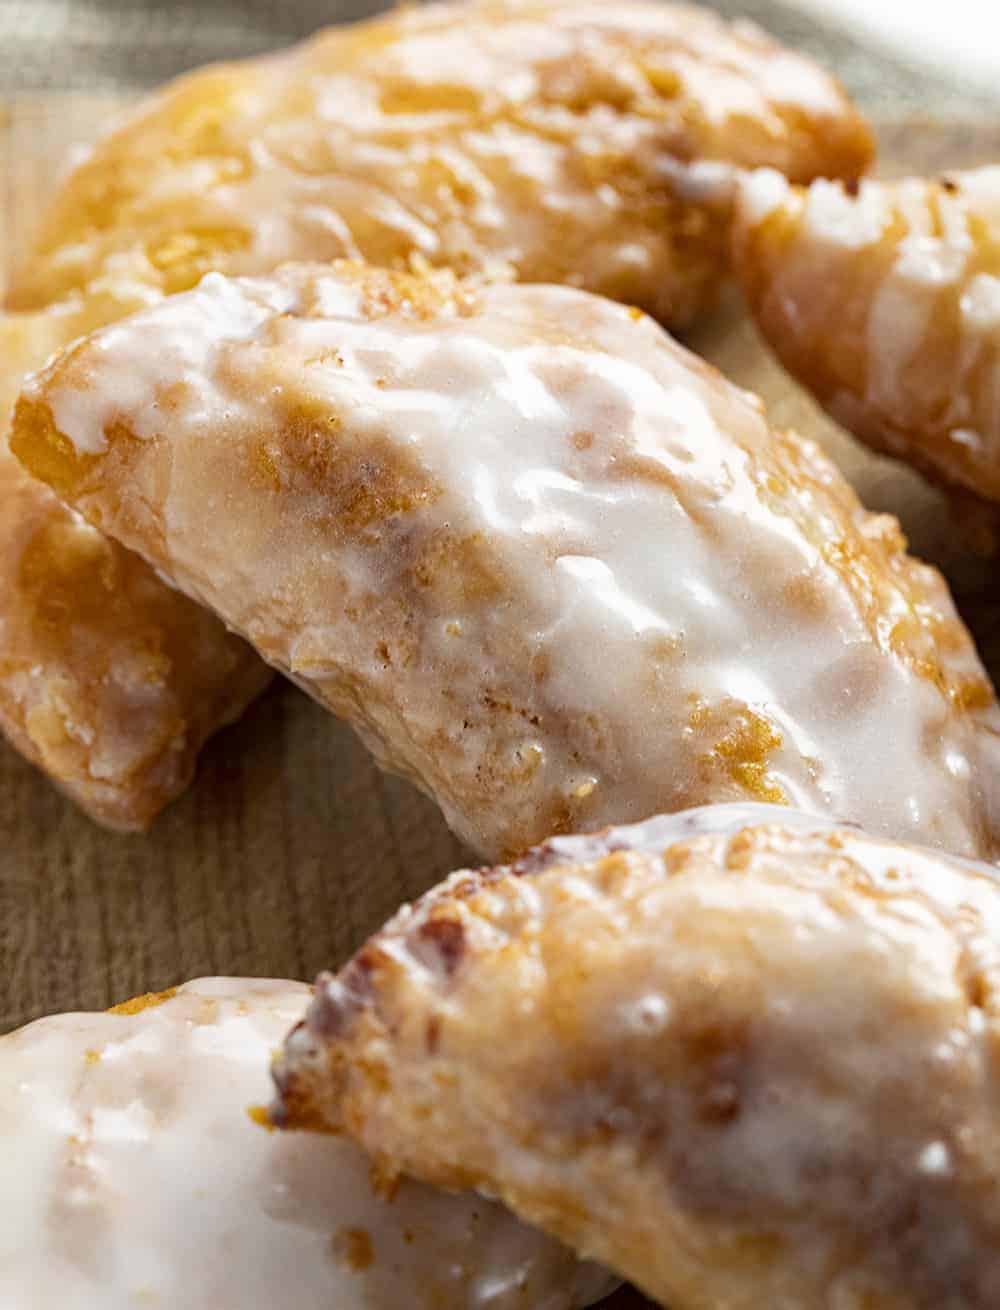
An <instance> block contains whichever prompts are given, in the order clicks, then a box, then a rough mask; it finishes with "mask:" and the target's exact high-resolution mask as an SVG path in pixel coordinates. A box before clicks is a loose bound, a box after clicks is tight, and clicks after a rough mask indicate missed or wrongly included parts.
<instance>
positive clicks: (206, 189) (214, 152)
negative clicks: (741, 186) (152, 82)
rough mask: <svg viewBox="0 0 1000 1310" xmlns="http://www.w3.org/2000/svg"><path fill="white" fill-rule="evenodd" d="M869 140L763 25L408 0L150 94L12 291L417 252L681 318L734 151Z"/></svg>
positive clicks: (621, 11)
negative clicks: (400, 5)
mask: <svg viewBox="0 0 1000 1310" xmlns="http://www.w3.org/2000/svg"><path fill="white" fill-rule="evenodd" d="M871 155H872V140H871V136H870V134H869V131H868V129H867V126H866V125H865V123H864V121H863V120H862V119H860V118H859V116H858V114H857V113H856V112H855V110H854V109H853V107H852V106H851V105H850V103H849V102H848V101H847V99H846V97H845V96H844V94H843V92H842V90H841V89H840V87H839V86H838V85H837V84H836V82H835V81H834V80H833V79H832V78H830V77H828V76H827V75H826V74H825V73H823V72H822V71H821V70H820V69H819V68H817V67H816V66H815V65H814V64H813V63H812V62H811V61H810V60H808V59H806V58H804V57H802V56H800V55H797V54H794V53H792V52H791V51H789V50H786V49H784V48H783V47H782V46H780V45H778V44H777V43H776V42H774V41H772V40H771V39H769V38H768V37H766V36H765V35H764V34H763V33H761V32H760V31H758V30H757V29H755V28H751V27H750V25H749V24H735V25H728V24H726V23H724V22H722V21H721V20H720V19H718V18H716V17H715V16H713V15H711V14H708V13H704V12H702V11H701V10H698V9H695V8H689V7H686V6H676V5H669V4H660V3H656V4H650V3H642V0H624V2H623V3H617V4H613V5H609V4H606V3H604V0H585V2H584V3H581V0H507V3H496V2H495V0H490V2H486V0H484V2H483V3H473V4H467V5H463V4H450V5H449V4H438V5H427V6H411V7H404V8H402V9H397V10H396V11H395V12H394V13H392V14H391V15H388V16H384V17H381V18H378V19H375V20H374V21H371V22H367V23H363V24H360V25H357V26H352V27H341V28H332V29H330V30H328V31H326V32H324V33H321V34H320V35H319V36H318V37H317V38H315V39H314V40H312V41H310V42H308V43H307V44H305V45H303V46H300V47H299V48H297V49H295V50H292V51H289V52H282V53H280V54H278V55H275V56H273V57H271V58H268V59H254V60H248V61H246V62H244V63H241V64H233V65H226V66H219V67H214V68H208V69H205V70H203V71H201V72H198V73H195V74H194V75H192V76H190V77H187V78H184V79H182V80H181V81H179V82H177V83H175V84H174V85H172V86H170V87H168V88H167V89H166V90H165V91H162V92H160V93H159V94H158V95H156V96H154V97H153V98H152V99H150V100H149V101H148V102H147V103H146V104H144V105H143V106H142V107H140V108H139V109H138V110H137V111H136V112H135V113H133V114H132V115H130V117H129V118H128V119H127V120H126V121H125V122H124V124H123V125H122V126H120V127H119V128H118V129H117V130H116V131H114V132H112V133H111V134H110V135H108V136H107V137H105V138H104V139H103V140H102V141H101V142H100V143H99V144H98V145H97V146H96V147H95V148H94V150H93V151H92V152H91V154H90V156H89V158H88V159H87V160H86V161H85V162H84V163H82V164H81V165H80V166H79V167H78V168H77V169H76V170H75V171H74V172H73V173H72V174H71V175H70V176H69V178H68V180H67V181H66V182H65V183H64V185H63V186H62V188H61V189H60V191H59V192H58V194H57V196H56V199H55V201H54V203H53V205H52V208H51V212H50V213H49V215H48V217H47V220H46V221H45V223H44V225H43V228H42V231H41V234H40V237H39V240H38V242H37V245H36V247H35V251H34V254H33V255H32V256H31V257H29V258H28V259H27V260H26V261H25V262H24V263H23V264H22V266H21V267H20V269H18V270H16V271H15V273H14V276H13V279H12V283H11V289H10V294H9V298H8V301H9V307H11V308H17V309H38V308H41V307H43V306H45V305H49V304H52V303H53V302H56V301H60V300H63V299H65V298H66V297H67V296H68V295H70V294H71V293H79V292H86V291H88V290H89V289H91V288H92V287H94V286H95V285H106V284H107V283H108V282H112V283H116V284H125V285H128V284H131V285H132V286H133V287H138V288H140V289H141V290H142V291H143V292H145V293H147V294H148V293H150V292H155V293H161V292H173V291H179V290H185V289H187V288H188V287H191V286H192V285H194V283H196V282H197V281H198V279H199V278H200V277H201V275H202V274H203V273H205V272H207V271H208V270H210V269H217V270H221V271H222V272H228V273H269V272H271V270H272V269H274V268H275V267H276V266H277V265H278V264H279V263H281V262H282V261H285V260H291V259H299V260H302V259H306V260H308V259H316V260H330V259H333V258H335V257H338V256H350V257H360V258H363V259H366V260H368V261H370V262H371V263H375V264H382V265H392V264H398V263H401V262H403V263H405V262H406V261H407V260H408V259H409V258H410V257H411V256H417V257H419V258H420V259H422V260H424V261H427V262H429V263H431V264H433V265H447V266H449V267H451V268H453V269H455V270H456V271H458V272H467V271H470V270H476V271H480V270H484V269H488V270H498V269H507V270H510V271H511V272H512V273H513V274H515V275H516V276H517V277H519V278H522V279H526V280H531V281H546V282H571V283H575V284H578V285H581V286H585V287H587V288H589V289H591V290H595V291H601V292H604V293H605V294H607V295H611V296H614V297H615V298H618V299H621V300H625V301H628V302H630V303H635V304H639V305H642V306H643V307H644V308H647V309H649V310H650V311H651V312H653V313H655V314H657V315H658V316H660V317H661V318H663V319H664V320H669V321H670V322H671V323H675V324H676V323H681V322H686V321H687V320H689V319H690V318H691V317H692V316H693V315H694V314H695V313H696V311H697V310H698V309H699V308H700V307H701V306H702V305H703V304H704V303H705V302H706V301H707V300H710V299H711V297H712V294H713V292H714V290H715V288H716V286H717V284H718V283H719V281H720V279H721V277H722V276H723V274H724V272H725V269H726V266H727V262H728V261H727V232H728V217H729V205H730V193H729V187H728V185H727V180H728V178H729V176H730V173H731V168H730V167H729V166H732V165H736V166H739V167H745V168H753V167H756V166H758V165H769V166H771V167H774V168H779V169H781V170H782V171H783V172H785V173H787V174H788V176H789V177H792V178H794V179H795V180H796V181H800V182H804V181H809V180H811V179H812V178H813V177H816V176H829V177H844V178H848V179H851V178H856V177H857V176H859V174H860V173H862V172H863V171H864V169H865V168H866V166H867V165H868V163H869V161H870V158H871Z"/></svg>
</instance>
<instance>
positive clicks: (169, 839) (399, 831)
mask: <svg viewBox="0 0 1000 1310" xmlns="http://www.w3.org/2000/svg"><path fill="white" fill-rule="evenodd" d="M122 103H123V102H122V100H121V99H120V98H118V99H115V98H111V97H107V96H102V97H93V96H89V97H88V96H73V97H67V96H52V97H47V98H40V99H34V100H27V101H20V102H17V103H14V104H10V105H7V106H5V107H0V183H2V185H3V188H4V199H3V205H2V208H0V256H2V266H3V267H4V268H7V267H9V266H10V263H11V261H12V260H14V259H15V258H16V255H17V252H18V250H20V249H22V248H23V247H24V245H25V243H26V242H27V241H28V240H29V239H30V234H31V230H32V224H33V222H34V219H35V216H36V215H37V213H38V211H39V208H40V207H41V206H42V205H43V204H44V202H45V199H46V197H47V195H48V193H49V192H50V191H51V189H52V187H53V185H54V184H55V181H56V178H57V176H58V172H59V169H60V168H61V167H62V165H63V161H64V160H65V158H66V156H67V153H68V152H69V151H70V149H71V148H72V147H73V146H77V145H79V144H80V143H82V142H85V141H87V140H88V139H90V138H92V137H93V136H94V135H96V133H98V132H99V131H100V130H101V129H102V128H103V127H104V126H105V125H106V124H107V122H108V119H109V117H110V116H111V115H112V113H113V112H114V111H115V110H117V109H118V108H119V107H120V106H121V105H122ZM881 140H882V144H883V156H884V163H883V169H884V171H886V172H893V173H899V172H901V171H904V170H905V169H908V168H912V169H920V170H925V169H937V168H940V167H942V166H944V165H953V166H955V165H959V164H964V163H973V162H979V161H983V160H987V159H990V158H996V157H997V156H998V155H1000V128H998V129H996V130H992V129H985V128H979V127H973V126H969V125H963V124H953V125H951V126H950V127H948V128H944V127H940V126H935V125H934V124H933V123H929V122H907V123H899V124H887V125H884V126H883V128H882V130H881ZM690 344H691V345H693V346H694V347H695V348H696V349H698V350H700V351H701V352H702V353H704V354H706V355H708V356H709V357H710V358H711V359H712V360H713V361H714V362H716V363H717V364H719V365H720V367H723V368H724V369H725V370H726V371H727V372H728V373H729V374H730V375H731V376H732V377H733V378H734V379H735V380H736V381H738V382H739V383H741V384H742V385H744V386H748V387H752V388H753V389H755V390H757V391H759V392H761V393H762V394H763V395H764V397H765V399H766V400H767V402H768V405H769V407H770V409H771V412H772V414H773V416H774V418H775V420H776V421H777V422H778V423H779V424H781V425H783V426H790V427H798V428H799V429H801V430H803V431H806V432H808V433H810V434H812V435H815V436H817V437H818V438H819V439H820V440H821V441H822V442H823V443H824V445H826V446H827V448H828V449H829V450H830V451H831V452H832V453H833V455H834V457H835V458H836V459H837V460H838V462H839V463H840V464H841V466H842V467H843V468H844V470H845V471H846V472H847V474H848V475H849V476H850V477H851V479H852V481H853V482H854V483H855V485H856V486H857V487H858V488H859V490H860V491H861V494H862V497H863V498H864V499H865V500H866V501H867V503H868V504H869V505H870V506H871V507H872V508H875V509H888V510H891V511H892V512H894V513H897V514H898V515H899V516H900V517H901V519H902V520H903V523H904V526H905V528H906V530H907V532H908V533H909V535H910V538H911V541H912V542H913V545H914V548H915V549H916V550H917V551H918V552H919V553H921V554H923V555H925V556H926V557H927V558H931V559H933V560H935V562H938V563H941V564H943V565H944V566H945V567H946V570H947V571H948V572H949V575H950V576H951V578H952V580H953V584H954V585H955V588H956V591H957V594H958V596H959V601H960V605H961V607H962V609H963V612H964V614H965V616H966V618H967V620H968V621H969V622H970V624H971V625H972V627H973V629H974V631H975V632H976V635H977V637H978V639H979V641H980V644H981V647H982V649H983V650H984V652H985V653H986V654H987V656H988V662H989V663H990V664H991V666H992V671H993V673H994V676H995V677H1000V583H998V582H997V578H996V573H997V566H996V564H995V562H994V561H989V560H984V559H976V558H974V557H972V556H970V554H969V553H968V551H967V550H966V549H965V548H964V546H963V544H962V543H961V542H960V541H959V540H958V537H957V534H956V532H955V529H954V526H953V519H952V518H951V517H949V515H948V512H947V504H946V502H945V500H944V497H943V496H942V495H941V494H940V493H938V492H936V491H933V490H931V489H930V488H928V487H927V486H926V484H924V483H923V482H921V480H920V479H919V478H917V477H916V476H915V475H913V474H911V473H909V472H907V471H906V470H905V469H901V468H900V467H899V466H898V465H896V464H893V463H891V462H890V461H887V460H883V459H879V458H876V457H873V456H871V455H869V454H868V453H867V452H865V451H863V450H861V449H860V448H859V447H858V446H857V445H856V444H855V443H854V442H853V441H852V440H851V439H850V438H848V437H847V436H846V435H845V434H844V433H843V432H841V431H840V430H839V429H838V428H837V427H836V426H835V425H834V424H833V423H832V422H830V421H829V420H828V419H826V418H825V417H823V416H822V415H820V414H819V413H818V411H817V410H816V408H815V406H813V405H812V404H811V402H810V401H809V400H808V399H807V398H806V397H805V396H804V395H803V394H802V393H801V392H800V391H799V390H798V389H797V388H796V387H795V386H794V385H793V384H792V383H790V381H789V380H788V378H787V377H786V376H785V375H784V374H783V373H782V372H781V370H780V368H779V367H778V365H777V364H776V363H774V361H773V360H772V359H771V358H770V357H769V356H768V355H767V354H766V353H765V352H764V350H763V349H762V347H761V346H760V344H759V343H758V342H757V340H756V338H755V335H754V333H753V330H752V328H751V327H750V325H749V324H748V323H747V321H746V320H745V318H744V317H743V315H742V313H741V311H740V309H739V307H738V305H736V304H735V303H730V304H727V305H725V306H723V307H722V308H721V309H720V311H719V313H718V314H717V315H716V316H715V317H714V318H713V320H712V321H711V322H710V323H708V324H707V325H706V326H705V327H704V328H703V329H701V330H699V331H698V332H697V333H696V334H694V335H692V337H691V338H690ZM467 858H468V857H467V855H466V853H465V852H463V850H462V848H461V846H460V845H459V843H458V842H457V841H456V840H455V839H454V838H453V837H452V836H451V835H450V834H449V832H448V831H447V829H446V828H445V826H444V824H443V822H442V821H441V819H440V817H439V816H438V814H437V811H436V809H435V808H434V806H433V805H432V804H430V802H429V801H427V800H426V799H424V798H423V797H422V796H420V795H418V794H417V793H416V792H415V791H414V790H413V789H412V788H411V787H409V786H408V785H407V784H406V783H403V782H401V781H399V780H397V779H394V778H388V777H385V776H384V775H382V774H380V773H379V772H378V771H377V770H376V769H375V768H374V766H373V765H372V763H371V760H370V759H369V757H368V755H367V753H366V752H365V751H364V749H363V748H362V747H361V746H360V745H359V743H358V742H357V741H356V740H355V738H354V737H353V735H352V734H351V732H350V731H349V730H348V729H347V728H345V727H344V726H343V725H341V724H339V723H337V722H336V721H334V720H333V719H332V718H330V717H329V716H327V715H325V714H324V713H323V712H322V711H321V710H319V709H318V708H317V707H316V706H314V705H313V704H312V703H311V702H309V701H308V700H306V699H305V698H304V697H303V696H301V695H300V694H299V693H297V692H296V691H295V690H294V689H292V688H291V687H289V686H287V685H279V686H276V687H275V688H274V689H273V690H272V691H271V692H270V693H268V694H267V695H266V696H265V697H264V698H263V700H262V701H260V702H259V703H258V704H257V705H256V706H255V707H254V708H253V709H252V710H251V711H250V713H248V714H247V715H246V717H245V718H244V720H243V721H242V722H241V723H240V724H238V725H237V726H236V727H234V728H231V729H229V730H228V731H226V732H223V733H222V734H220V735H219V736H218V737H217V738H216V740H215V741H214V742H212V743H211V744H210V746H209V747H208V749H207V750H206V751H205V753H204V755H203V758H202V764H201V769H200V772H199V776H198V779H197V782H196V785H195V786H194V787H193V788H192V790H191V791H190V792H189V793H188V795H187V796H185V797H184V798H183V799H182V800H181V801H179V802H178V803H177V804H175V805H174V806H173V807H172V808H171V809H170V810H169V811H168V812H167V813H166V814H164V815H163V817H162V818H161V819H160V820H159V821H158V822H157V824H156V826H155V827H154V829H153V831H152V833H151V834H150V835H149V836H148V837H120V836H114V835H111V834H108V833H104V832H102V831H100V830H99V829H97V828H95V827H94V826H93V825H92V824H90V823H89V822H88V821H87V820H86V819H84V818H83V817H82V816H81V815H80V814H78V813H77V812H76V810H74V808H73V807H72V806H71V805H70V804H69V803H68V802H66V801H64V800H63V799H62V798H61V797H60V796H59V795H58V794H57V793H56V792H55V791H54V790H53V789H52V788H51V786H50V785H49V784H48V783H47V782H46V780H45V779H44V778H43V777H41V776H40V775H38V774H37V773H36V772H35V771H34V770H33V769H32V768H31V767H30V766H29V765H27V764H25V763H24V762H23V761H22V760H21V759H20V757H19V756H18V755H16V754H15V752H14V751H13V750H11V749H9V748H8V747H6V746H5V745H4V744H3V743H2V742H0V980H2V981H0V1031H2V1030H3V1029H5V1028H9V1027H13V1026H15V1025H18V1024H21V1023H24V1022H26V1021H27V1020H29V1019H31V1018H33V1017H35V1016H37V1015H40V1014H44V1013H48V1012H51V1011H58V1010H72V1009H99V1008H101V1007H104V1006H108V1005H111V1004H112V1003H114V1002H116V1001H120V1000H122V999H123V998H125V997H128V996H131V995H134V994H136V993H139V992H143V991H150V990H157V989H160V988H163V987H166V986H168V985H169V984H171V983H174V982H178V981H181V980H183V979H186V978H191V977H195V976H197V975H200V974H210V973H223V974H257V975H269V976H277V977H290V978H309V977H310V976H312V975H313V974H314V973H315V972H316V971H317V970H319V969H320V968H323V967H329V966H335V965H337V964H338V963H339V962H340V961H341V960H343V959H344V957H345V956H346V955H347V954H348V953H349V952H350V951H351V950H352V949H353V948H354V947H355V946H356V945H357V944H358V943H359V942H360V941H361V940H362V939H363V938H364V937H365V936H366V935H367V934H368V933H369V932H370V931H371V930H372V929H374V928H375V927H376V926H377V925H378V924H380V923H381V922H382V920H383V919H385V918H386V917H387V916H388V915H389V914H391V913H392V912H393V911H394V910H395V909H396V908H397V906H398V905H399V903H400V902H401V901H403V900H405V899H408V898H411V897H413V896H414V895H417V894H418V893H419V892H420V891H422V890H423V889H424V888H425V887H427V886H428V885H430V884H431V883H433V882H434V881H436V880H437V879H438V878H439V877H440V876H441V875H442V874H444V873H446V872H447V871H449V870H450V869H452V868H455V867H457V866H458V865H459V864H461V863H463V862H465V861H466V860H467ZM612 1304H613V1306H614V1308H615V1310H629V1308H631V1310H637V1308H638V1307H639V1306H641V1305H644V1304H645V1302H643V1301H642V1299H641V1298H638V1297H636V1296H635V1295H634V1294H633V1293H628V1292H624V1293H622V1294H620V1295H619V1296H618V1297H615V1298H614V1299H613V1302H612Z"/></svg>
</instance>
